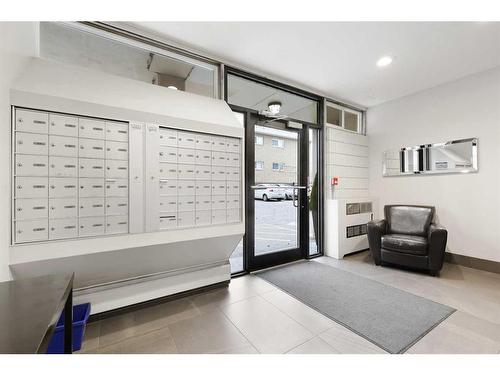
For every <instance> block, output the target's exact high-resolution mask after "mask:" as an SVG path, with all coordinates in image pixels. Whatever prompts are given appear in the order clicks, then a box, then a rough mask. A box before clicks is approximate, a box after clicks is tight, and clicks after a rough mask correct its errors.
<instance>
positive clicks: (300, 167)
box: [244, 112, 309, 272]
mask: <svg viewBox="0 0 500 375" xmlns="http://www.w3.org/2000/svg"><path fill="white" fill-rule="evenodd" d="M261 119H265V118H264V117H263V116H259V115H258V114H255V113H252V112H247V114H246V121H245V150H246V152H245V160H246V161H245V191H246V202H245V203H246V205H245V206H246V216H245V219H246V235H245V244H244V249H245V256H246V258H247V262H246V263H247V270H248V271H249V272H252V271H257V270H259V269H263V268H268V267H273V266H277V265H280V264H283V263H289V262H293V261H296V260H299V259H303V258H305V255H306V254H305V249H308V241H309V226H308V225H306V224H308V213H309V210H308V199H307V190H305V189H298V202H299V203H298V204H299V207H298V208H297V230H298V233H297V234H298V237H299V238H298V239H299V243H298V246H297V247H296V248H290V249H283V250H277V251H275V252H271V253H268V254H261V255H256V254H255V195H254V194H255V192H254V190H253V189H252V186H254V185H255V184H256V181H255V141H254V140H255V125H256V124H257V123H258V121H259V120H261ZM290 130H294V129H290ZM296 131H297V133H298V135H299V137H298V141H299V142H298V144H297V147H298V153H297V156H298V160H297V162H298V163H297V178H298V181H297V182H298V185H299V186H306V185H307V176H308V163H307V154H306V153H307V145H308V143H307V142H308V140H307V134H308V132H307V130H306V129H302V130H296Z"/></svg>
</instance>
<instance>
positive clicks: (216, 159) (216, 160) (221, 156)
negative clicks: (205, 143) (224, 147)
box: [212, 151, 227, 167]
mask: <svg viewBox="0 0 500 375" xmlns="http://www.w3.org/2000/svg"><path fill="white" fill-rule="evenodd" d="M226 160H227V153H226V152H219V151H212V165H219V166H222V167H225V166H226Z"/></svg>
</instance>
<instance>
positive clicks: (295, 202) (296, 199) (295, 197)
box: [292, 186, 307, 207]
mask: <svg viewBox="0 0 500 375" xmlns="http://www.w3.org/2000/svg"><path fill="white" fill-rule="evenodd" d="M292 188H293V195H292V203H293V206H294V207H299V194H295V190H304V189H307V186H292Z"/></svg>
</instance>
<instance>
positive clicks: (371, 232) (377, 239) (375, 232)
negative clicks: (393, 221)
mask: <svg viewBox="0 0 500 375" xmlns="http://www.w3.org/2000/svg"><path fill="white" fill-rule="evenodd" d="M367 229H368V230H367V232H368V244H369V246H370V251H371V253H372V256H373V260H374V261H375V264H376V265H377V266H378V265H380V262H381V247H382V236H383V235H384V234H385V233H386V231H387V221H386V220H373V221H370V222H369V223H368V224H367Z"/></svg>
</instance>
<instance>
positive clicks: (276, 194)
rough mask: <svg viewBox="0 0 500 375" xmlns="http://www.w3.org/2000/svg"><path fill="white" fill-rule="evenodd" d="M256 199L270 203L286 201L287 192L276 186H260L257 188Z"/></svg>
mask: <svg viewBox="0 0 500 375" xmlns="http://www.w3.org/2000/svg"><path fill="white" fill-rule="evenodd" d="M255 199H262V200H263V201H266V202H267V201H269V200H271V199H276V200H283V199H286V195H285V190H284V189H282V188H280V187H279V186H278V185H276V184H258V185H257V187H256V188H255Z"/></svg>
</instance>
